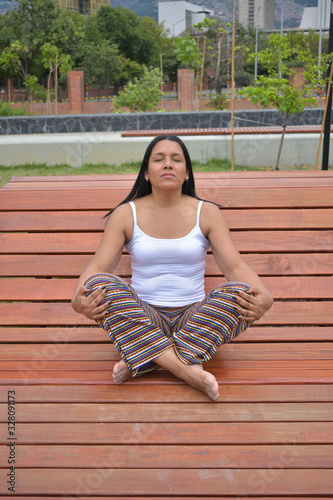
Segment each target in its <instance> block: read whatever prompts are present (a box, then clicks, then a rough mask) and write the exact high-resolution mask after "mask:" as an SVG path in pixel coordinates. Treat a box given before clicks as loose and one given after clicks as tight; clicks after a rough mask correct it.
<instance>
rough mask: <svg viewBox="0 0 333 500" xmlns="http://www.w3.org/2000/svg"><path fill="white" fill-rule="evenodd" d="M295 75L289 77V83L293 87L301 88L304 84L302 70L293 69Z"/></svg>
mask: <svg viewBox="0 0 333 500" xmlns="http://www.w3.org/2000/svg"><path fill="white" fill-rule="evenodd" d="M293 70H294V71H295V74H293V75H290V78H289V81H290V83H291V85H292V86H293V87H298V88H299V89H301V88H302V86H303V84H304V68H293Z"/></svg>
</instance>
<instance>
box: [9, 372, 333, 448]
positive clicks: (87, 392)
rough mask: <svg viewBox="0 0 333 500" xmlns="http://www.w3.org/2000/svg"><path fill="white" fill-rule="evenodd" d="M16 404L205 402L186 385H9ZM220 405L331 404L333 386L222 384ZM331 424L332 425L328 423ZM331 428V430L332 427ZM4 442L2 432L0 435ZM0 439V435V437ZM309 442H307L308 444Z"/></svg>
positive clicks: (196, 392)
mask: <svg viewBox="0 0 333 500" xmlns="http://www.w3.org/2000/svg"><path fill="white" fill-rule="evenodd" d="M12 389H13V390H15V398H16V402H17V403H59V402H63V403H66V402H67V403H96V402H97V403H104V402H109V403H111V402H112V403H117V402H119V403H120V402H123V403H132V402H141V403H142V402H148V403H149V402H150V403H152V402H161V403H167V402H170V403H177V402H178V403H186V402H187V403H189V402H192V403H193V402H198V401H205V399H204V397H203V396H202V395H201V394H200V392H198V391H193V390H191V388H189V387H187V386H186V385H181V384H179V385H173V387H172V391H170V388H168V387H167V386H165V385H160V386H159V388H158V391H154V390H152V388H151V386H150V385H147V384H144V379H142V383H141V385H140V387H138V385H134V384H130V383H128V384H121V385H116V384H113V383H112V382H111V380H110V381H109V383H108V384H104V385H103V384H101V385H94V386H91V385H85V386H79V385H71V386H56V385H55V386H54V385H41V386H38V387H37V386H29V385H27V386H13V387H12ZM7 401H8V387H4V386H0V402H2V403H6V402H7ZM219 401H220V402H236V403H237V402H238V403H240V402H244V403H249V402H252V403H253V402H280V403H281V402H282V403H286V402H297V401H298V402H309V403H310V402H332V401H333V386H332V385H329V384H325V385H324V384H311V385H304V384H303V385H299V384H294V385H293V384H288V385H284V386H283V385H274V384H270V385H250V384H247V385H236V384H233V385H230V384H229V385H228V384H227V383H224V384H223V389H222V390H221V394H220V397H219ZM332 425H333V423H332ZM332 429H333V427H332ZM2 436H3V438H4V439H5V433H4V434H3V435H2ZM0 438H1V434H0ZM331 438H332V442H333V434H332V436H331ZM309 442H310V441H309Z"/></svg>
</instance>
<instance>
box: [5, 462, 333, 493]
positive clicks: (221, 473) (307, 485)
mask: <svg viewBox="0 0 333 500" xmlns="http://www.w3.org/2000/svg"><path fill="white" fill-rule="evenodd" d="M279 465H280V464H278V465H276V467H278V468H277V469H264V470H260V469H259V470H255V469H254V470H252V469H239V470H234V469H200V470H196V469H167V470H165V469H152V470H149V469H132V470H131V471H130V472H129V470H128V469H98V468H94V469H91V468H90V469H70V470H66V469H63V468H61V469H49V470H48V469H20V471H19V477H20V481H19V482H17V486H16V494H29V495H33V494H39V493H40V492H41V491H43V492H44V494H52V495H56V494H63V493H67V494H71V495H77V494H90V493H92V492H93V493H94V494H100V495H102V494H103V495H109V492H110V491H112V494H113V495H155V494H156V493H158V494H160V495H204V496H207V495H232V494H234V493H235V488H237V493H238V494H239V495H249V494H250V495H253V494H256V495H257V494H258V493H261V494H265V495H315V496H318V495H330V494H331V492H332V485H333V483H332V471H330V470H317V469H298V470H297V469H295V470H294V469H281V468H279ZM6 473H7V471H6V470H3V469H2V470H1V471H0V478H1V481H0V493H2V494H3V493H7V484H6V479H7V478H6ZM73 478H75V481H73ZM92 484H93V485H94V487H93V488H92V486H91V485H92Z"/></svg>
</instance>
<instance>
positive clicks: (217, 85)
mask: <svg viewBox="0 0 333 500" xmlns="http://www.w3.org/2000/svg"><path fill="white" fill-rule="evenodd" d="M221 45H222V37H220V38H219V39H218V42H217V62H216V75H215V90H216V93H217V94H220V93H221V78H220V64H221Z"/></svg>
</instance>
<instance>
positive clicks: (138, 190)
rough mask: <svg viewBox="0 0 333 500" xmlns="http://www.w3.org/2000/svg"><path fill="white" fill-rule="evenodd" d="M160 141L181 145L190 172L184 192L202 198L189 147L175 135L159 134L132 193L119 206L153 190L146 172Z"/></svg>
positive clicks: (146, 157) (143, 164) (151, 146)
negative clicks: (196, 189)
mask: <svg viewBox="0 0 333 500" xmlns="http://www.w3.org/2000/svg"><path fill="white" fill-rule="evenodd" d="M159 141H174V142H178V144H179V145H180V147H181V148H182V150H183V153H184V157H185V162H186V170H187V174H188V180H187V181H184V182H183V186H182V193H183V194H186V195H187V196H192V198H196V199H197V200H199V199H200V198H199V197H198V196H197V194H196V192H195V185H194V176H193V169H192V162H191V158H190V155H189V152H188V150H187V147H186V146H185V144H184V143H183V141H182V140H181V139H179V137H177V136H175V135H159V136H157V137H155V139H153V140H152V141H151V143H150V144H149V146H148V147H147V149H146V152H145V155H144V157H143V160H142V163H141V167H140V171H139V173H138V176H137V178H136V181H135V183H134V185H133V187H132V189H131V191H130V193H129V194H128V196H126V198H125V199H124V200H123V201H121V202H120V203H119V205H117V207H120V205H124V204H125V203H128V202H129V201H132V200H136V199H138V198H142V197H143V196H147V195H148V194H150V193H151V191H152V189H151V184H150V182H147V181H146V179H145V172H146V171H147V170H148V162H149V158H150V155H151V152H152V150H153V148H154V146H155V145H156V144H157V143H158V142H159ZM117 207H115V208H117ZM113 210H115V209H113ZM113 210H110V212H109V213H107V214H106V216H105V217H108V216H109V215H110V214H112V212H113Z"/></svg>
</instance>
